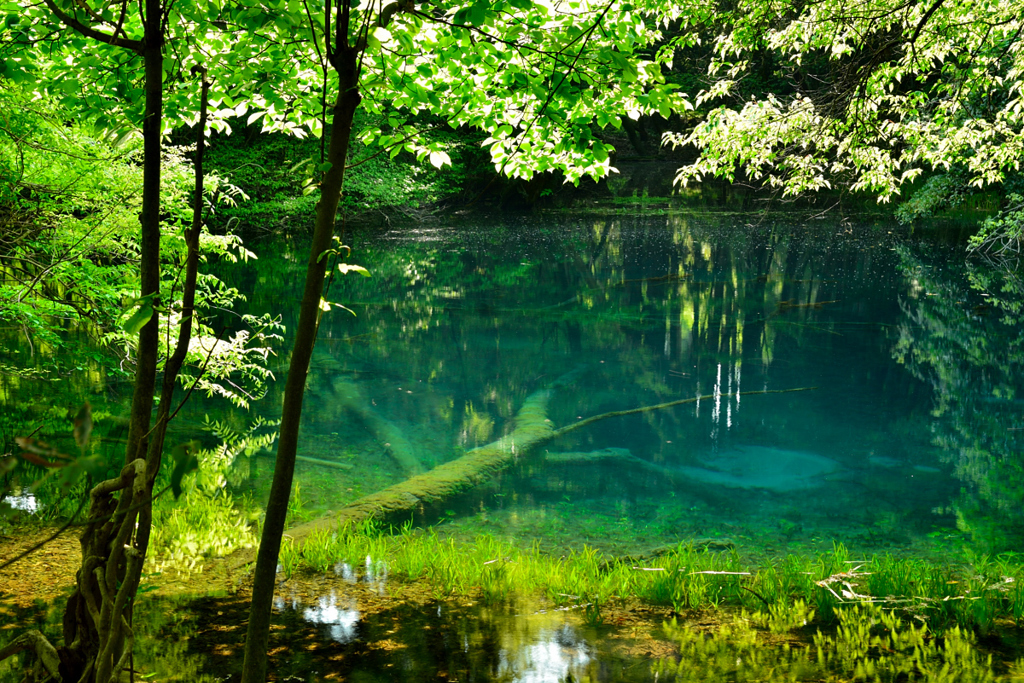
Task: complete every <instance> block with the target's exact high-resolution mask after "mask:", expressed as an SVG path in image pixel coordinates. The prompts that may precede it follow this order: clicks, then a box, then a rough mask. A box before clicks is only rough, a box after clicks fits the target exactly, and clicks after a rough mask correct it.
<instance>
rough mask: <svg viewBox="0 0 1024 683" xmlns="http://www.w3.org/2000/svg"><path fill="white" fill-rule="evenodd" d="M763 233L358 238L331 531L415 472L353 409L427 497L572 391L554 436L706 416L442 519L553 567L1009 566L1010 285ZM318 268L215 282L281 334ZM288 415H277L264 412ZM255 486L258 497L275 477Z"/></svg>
mask: <svg viewBox="0 0 1024 683" xmlns="http://www.w3.org/2000/svg"><path fill="white" fill-rule="evenodd" d="M751 220H753V219H751V218H750V217H749V216H742V215H737V216H722V215H718V216H703V217H702V216H692V215H658V216H634V215H617V216H583V217H580V216H564V217H563V216H555V217H532V216H531V217H517V218H492V219H489V220H477V221H458V222H456V221H454V220H453V221H450V222H446V221H439V222H437V223H433V224H428V225H425V226H416V227H404V228H395V229H391V230H385V231H373V232H356V233H354V234H349V235H347V236H346V238H345V241H346V243H349V244H351V245H352V247H353V253H352V255H351V256H350V257H349V259H348V260H349V261H350V262H352V263H358V264H360V265H363V266H365V267H366V268H368V269H369V270H370V272H371V273H372V277H369V278H363V277H360V276H358V275H354V274H348V275H346V276H341V275H338V276H337V277H335V278H334V279H333V281H332V282H331V284H330V287H329V290H328V299H329V300H331V301H333V302H336V303H340V304H344V305H345V306H346V307H347V308H349V309H351V311H352V312H353V313H354V315H353V314H350V313H348V312H346V311H344V310H341V309H335V310H333V311H332V312H331V313H329V314H327V315H325V316H324V318H323V321H322V323H321V329H320V337H319V339H320V341H319V342H318V346H317V351H316V356H315V358H314V362H313V371H312V374H311V378H310V380H309V384H308V387H309V388H308V392H307V398H306V409H305V413H304V415H305V418H304V419H305V422H304V425H303V436H302V444H301V448H300V452H301V453H303V454H305V455H306V456H308V457H315V458H318V459H327V460H333V461H336V462H339V463H342V464H343V465H344V466H345V467H350V469H346V470H337V469H330V468H325V467H321V466H318V465H313V464H309V463H304V464H302V465H301V467H302V471H301V473H300V478H299V487H300V488H299V494H300V497H301V499H302V500H303V502H304V503H305V504H306V505H307V507H308V508H309V509H311V510H326V509H333V508H336V507H337V506H338V505H340V504H343V503H344V502H347V501H349V500H352V499H355V498H357V497H358V496H360V495H363V494H365V493H369V492H371V491H373V490H376V489H378V488H381V487H383V486H386V485H388V484H390V483H393V482H395V481H399V480H400V479H402V478H403V477H404V471H405V470H407V469H408V467H407V465H408V463H405V464H404V465H403V463H401V462H400V461H399V460H397V459H396V458H395V457H394V456H393V453H391V452H389V450H388V448H386V447H384V446H383V445H382V444H381V443H380V442H381V440H382V439H383V438H386V437H380V438H378V437H377V436H375V435H374V433H373V426H372V424H370V423H369V422H367V418H366V417H365V413H364V415H363V416H362V417H360V415H359V414H358V411H353V410H352V409H351V405H352V404H351V399H350V398H348V399H344V400H343V399H342V398H341V396H342V394H345V395H346V396H348V397H351V396H352V395H353V393H352V392H353V391H354V392H355V394H354V395H355V396H357V397H358V400H359V401H361V402H362V405H363V406H364V407H365V410H366V411H370V412H371V413H372V415H373V416H376V417H374V418H373V419H376V418H377V417H379V418H380V419H381V420H383V421H385V422H386V424H389V425H391V426H392V427H394V428H395V429H396V430H397V431H398V433H400V434H401V435H403V436H404V438H405V439H407V441H408V443H409V444H410V447H411V448H412V450H413V452H414V455H415V459H416V461H417V462H418V464H419V465H420V466H422V467H423V468H424V469H429V468H430V467H432V466H434V465H436V464H438V463H440V462H444V461H446V460H450V459H452V458H455V457H458V456H459V455H460V454H462V453H464V452H465V451H466V450H468V449H471V448H473V447H475V446H478V445H482V444H485V443H487V442H489V441H491V440H494V439H496V438H498V437H500V436H501V435H502V434H504V433H507V432H508V431H510V429H511V428H512V421H513V418H514V416H515V413H516V411H517V410H518V408H519V407H520V406H521V405H522V403H523V401H524V400H525V399H526V398H527V397H528V396H529V395H530V394H531V393H533V392H535V391H538V390H539V389H541V388H543V387H544V386H545V385H546V384H547V383H549V382H551V381H553V380H554V379H556V378H558V377H560V376H562V375H564V374H566V373H569V372H572V371H574V370H576V369H578V368H581V367H582V368H585V370H584V371H583V372H582V374H580V376H579V377H578V378H577V379H576V381H575V382H574V383H572V384H571V385H570V386H568V387H566V388H564V389H562V390H559V392H558V393H557V395H556V397H555V398H554V399H553V401H552V402H551V405H550V414H549V418H550V419H551V420H552V421H553V422H554V424H555V425H557V426H561V425H565V424H568V423H571V422H573V421H575V420H578V419H580V418H586V417H588V416H592V415H596V414H602V413H606V412H609V411H619V410H625V409H631V408H636V407H640V406H645V405H653V404H658V403H663V402H667V401H671V400H675V399H679V398H689V397H696V396H704V397H705V398H702V399H701V400H699V401H696V402H694V403H692V404H689V405H685V406H680V407H677V408H674V409H670V410H664V411H656V412H647V413H642V414H639V415H632V416H628V417H617V418H610V419H608V420H604V421H601V422H599V423H596V424H594V425H593V426H591V427H589V428H586V429H584V430H580V431H578V432H575V433H573V434H572V435H570V436H567V437H566V438H563V439H561V440H560V441H557V442H554V443H551V444H549V445H548V446H547V447H546V450H547V451H549V452H551V453H581V452H584V453H585V452H590V451H594V450H598V449H606V448H614V449H626V450H627V451H628V453H629V454H631V455H632V456H635V457H636V458H640V459H642V460H643V461H644V463H643V464H645V465H646V464H650V465H651V467H647V466H644V467H636V466H635V463H634V464H633V465H625V464H623V463H622V462H615V461H611V460H609V461H607V462H604V463H590V464H585V465H584V464H572V463H568V464H565V463H562V462H560V464H547V465H545V464H544V463H543V462H542V461H537V460H532V461H528V462H527V461H524V464H523V465H522V466H520V467H518V468H514V469H513V470H511V471H509V472H508V473H506V475H504V476H503V478H502V480H501V481H500V482H498V483H497V484H496V485H494V486H492V487H488V488H487V489H486V490H484V491H481V492H480V493H479V494H478V495H476V496H469V497H467V498H466V499H464V500H460V501H453V502H452V503H451V505H450V506H448V507H446V508H445V509H442V510H435V511H428V512H432V514H433V517H431V519H436V518H437V517H438V515H439V516H440V517H441V518H442V519H443V520H444V521H445V524H446V525H447V526H448V528H449V533H453V534H461V535H471V534H476V533H481V532H486V533H491V534H494V535H498V536H503V537H509V538H514V539H516V540H517V541H519V542H522V543H524V544H530V543H534V542H537V543H539V544H540V545H541V547H544V548H549V549H551V550H552V551H553V552H561V551H564V550H565V549H568V548H573V547H579V546H580V545H582V544H583V543H586V544H590V545H593V546H597V547H599V548H601V549H602V550H605V551H606V552H609V553H620V554H621V553H629V552H635V551H637V550H643V549H645V548H650V547H654V546H658V545H661V544H665V543H676V542H679V541H685V540H687V539H706V538H719V539H727V540H728V541H729V542H731V543H733V544H734V545H735V546H736V548H737V549H738V550H740V551H744V552H748V553H750V554H753V555H762V554H766V555H775V554H780V553H784V552H790V551H801V550H816V549H823V548H828V547H831V544H832V543H833V541H838V542H843V543H846V544H847V545H848V546H850V547H853V548H855V549H857V550H863V551H864V552H878V551H900V552H932V551H936V550H943V549H945V548H948V547H950V546H953V545H961V544H963V543H979V544H983V545H985V546H986V547H990V548H992V547H997V546H1000V545H1001V544H1002V545H1004V546H1005V545H1006V543H1007V541H1008V539H1012V535H1013V533H1014V530H1015V529H1018V528H1019V514H1018V513H1017V511H1016V510H1015V509H1014V508H1013V506H1012V504H1010V503H1009V501H1011V500H1012V499H1013V496H1014V495H1016V493H1015V492H1019V491H1020V485H1021V483H1022V482H1021V475H1020V474H1019V472H1020V468H1019V464H1018V463H1019V461H1018V454H1019V453H1020V450H1019V449H1018V448H1017V446H1018V445H1019V442H1018V439H1019V437H1018V436H1016V435H1017V434H1019V433H1020V432H1019V431H1015V430H1016V429H1017V428H1018V427H1019V426H1020V424H1021V421H1020V414H1021V412H1022V405H1021V400H1020V399H1019V398H1017V396H1019V395H1020V394H1019V392H1020V389H1021V379H1020V377H1021V375H1020V373H1019V372H1017V369H1019V367H1020V361H1019V354H1020V328H1019V326H1016V325H1013V324H1008V321H1007V319H1006V309H1005V308H1003V307H1000V305H999V297H1003V298H1004V299H1007V300H1010V301H1013V300H1014V296H1013V294H1012V293H1010V294H1006V293H1005V291H1004V290H1005V287H1001V285H1000V283H1001V282H1002V280H1001V279H999V278H998V277H997V278H996V280H995V281H991V282H988V283H987V284H983V285H982V286H980V287H979V286H978V282H977V279H978V277H979V273H987V272H989V271H986V270H985V269H984V268H983V267H982V266H980V265H978V264H965V259H964V255H963V245H962V244H958V243H956V242H944V241H942V240H941V239H938V238H937V237H935V236H932V237H927V236H926V237H925V238H922V237H920V236H913V235H909V234H907V231H906V230H903V229H899V228H897V227H895V226H892V225H886V224H878V225H865V224H855V223H850V222H846V221H844V222H837V221H821V220H804V221H802V220H797V219H792V220H777V221H774V222H772V221H760V222H757V223H754V224H751ZM303 246H304V245H303V244H302V243H301V240H294V241H293V242H292V243H281V242H277V243H265V244H261V245H255V246H254V250H255V251H257V253H259V254H261V257H260V260H259V261H258V262H256V263H255V264H254V265H253V264H250V265H249V266H245V267H244V268H243V267H241V266H239V267H236V268H234V269H232V270H229V271H227V272H225V273H224V277H225V278H226V279H228V280H229V281H231V282H232V283H234V284H235V285H236V286H238V287H239V288H240V289H242V291H243V292H246V293H247V294H248V296H249V299H250V306H251V312H257V313H262V312H265V311H270V312H276V313H281V314H282V315H283V316H284V319H285V322H286V324H289V325H292V324H293V323H294V317H295V312H296V309H297V306H298V298H299V292H300V291H301V282H302V277H303V271H304V266H303V265H302V264H303V261H304V258H305V257H304V251H303ZM993 277H994V276H993ZM972 278H974V279H973V280H972ZM972 284H973V285H974V287H973V288H972ZM986 292H989V293H986ZM1000 292H1003V293H1002V294H1000ZM993 296H995V298H994V299H993V298H991V297H993ZM1016 300H1017V301H1019V297H1018V298H1017V299H1016ZM993 302H995V303H993ZM1009 323H1013V320H1009ZM286 346H287V345H286ZM281 374H283V370H282V372H281ZM951 375H955V379H956V382H955V385H954V384H951V383H950V381H951ZM279 386H280V385H279ZM797 388H807V389H808V390H807V391H801V392H794V393H785V394H766V395H745V396H741V395H740V394H741V392H750V391H761V390H767V391H774V390H783V389H797ZM279 401H280V394H279V389H277V390H275V391H272V393H271V395H270V396H269V397H268V398H267V399H265V400H264V401H263V402H261V404H260V405H261V406H262V408H259V409H261V410H264V411H265V412H266V413H267V414H269V415H273V414H274V412H275V408H274V406H276V405H279ZM993 416H997V419H995V420H993ZM379 434H380V432H379V431H378V436H379ZM997 437H998V438H997ZM979 440H987V441H991V442H992V443H991V444H990V446H988V447H986V449H984V451H983V452H979V451H978V449H977V448H976V447H974V446H976V445H977V443H978V441H979ZM972 444H973V446H972ZM972 447H974V450H971V449H972ZM1014 468H1016V469H1014ZM255 471H256V472H257V473H259V474H258V480H257V483H256V484H255V486H256V489H257V491H261V492H262V491H263V490H265V486H264V483H265V479H267V478H268V476H269V457H268V458H258V459H257V461H256V462H255ZM1014 474H1015V476H1016V478H1013V476H1012V475H1014ZM1008 475H1011V476H1010V477H1009V478H1007V477H1008ZM994 480H999V481H998V489H997V490H993V486H992V484H993V481H994ZM260 495H262V493H261V494H260ZM1000 530H1002V531H1000Z"/></svg>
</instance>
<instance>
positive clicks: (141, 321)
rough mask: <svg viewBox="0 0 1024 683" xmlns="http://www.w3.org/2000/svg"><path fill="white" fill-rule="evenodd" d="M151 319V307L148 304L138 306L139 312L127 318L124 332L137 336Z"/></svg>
mask: <svg viewBox="0 0 1024 683" xmlns="http://www.w3.org/2000/svg"><path fill="white" fill-rule="evenodd" d="M152 317H153V306H152V305H150V304H148V303H143V304H142V305H141V306H139V310H137V311H135V313H133V314H132V317H130V318H128V320H127V321H125V323H124V326H123V327H124V331H125V332H127V333H128V334H138V333H139V331H140V330H142V328H143V327H145V326H146V323H148V322H149V319H150V318H152Z"/></svg>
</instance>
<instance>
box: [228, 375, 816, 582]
mask: <svg viewBox="0 0 1024 683" xmlns="http://www.w3.org/2000/svg"><path fill="white" fill-rule="evenodd" d="M584 370H585V368H577V369H576V370H573V371H572V372H569V373H568V374H566V375H563V376H562V377H559V378H558V379H556V380H555V381H554V382H552V383H550V384H548V385H547V386H545V387H544V388H543V389H540V390H538V391H536V392H534V393H533V394H531V395H530V396H529V397H527V399H526V400H525V401H524V402H523V405H522V407H521V408H520V409H519V412H518V413H516V416H515V428H514V429H513V430H512V432H511V433H509V434H507V435H505V436H503V437H501V438H500V439H498V440H497V441H493V442H491V443H489V444H486V445H484V446H480V447H478V448H474V449H473V450H471V451H469V452H467V453H466V454H465V455H463V456H462V457H460V458H457V459H455V460H451V461H449V462H446V463H444V464H441V465H438V466H437V467H435V468H433V469H432V470H430V471H428V472H424V473H422V474H417V475H415V476H412V477H410V478H409V479H406V480H405V481H402V482H400V483H398V484H394V485H392V486H389V487H387V488H385V489H382V490H380V491H377V492H375V493H371V494H368V495H366V496H363V497H362V498H359V499H358V500H355V501H353V502H351V503H349V504H347V505H345V506H344V507H342V508H341V509H339V510H335V511H329V512H328V513H326V514H325V515H323V516H321V517H319V518H317V519H314V520H310V521H308V522H304V523H302V524H299V525H297V526H295V527H292V528H291V529H289V530H287V531H286V532H285V534H286V536H287V537H288V538H290V539H291V541H292V543H294V545H295V547H296V548H297V547H300V546H301V545H302V544H303V543H304V542H305V540H306V539H307V538H309V537H310V536H311V535H312V534H313V533H315V532H318V531H333V530H335V529H338V528H340V527H344V526H349V527H350V528H357V527H359V526H360V525H362V524H363V523H365V522H368V521H384V522H386V521H395V520H399V519H401V520H403V521H404V520H405V519H408V518H409V517H410V516H411V515H413V514H415V513H416V512H418V511H420V510H422V509H423V508H425V507H431V506H435V505H438V504H439V503H441V502H443V501H445V500H448V499H449V498H452V497H454V496H457V495H460V494H463V493H466V492H467V491H469V490H470V489H472V488H474V487H476V486H479V485H481V484H483V483H485V482H487V481H490V480H491V479H492V478H494V477H495V476H496V475H498V474H499V473H501V472H503V471H504V470H506V469H508V468H509V467H511V466H512V465H514V464H515V463H516V462H518V461H519V460H520V459H526V458H530V457H533V456H534V454H535V453H536V451H537V449H538V448H540V447H541V446H543V445H545V444H547V443H550V442H551V441H553V440H554V439H557V438H559V437H561V436H564V435H566V434H569V433H570V432H574V431H576V430H578V429H581V428H583V427H586V426H588V425H591V424H593V423H595V422H598V421H600V420H605V419H608V418H611V417H620V416H624V415H635V414H638V413H645V412H650V411H654V410H665V409H667V408H672V407H675V406H680V405H684V404H688V403H695V402H697V401H701V400H704V401H706V400H709V399H713V398H714V396H712V395H707V396H694V397H692V398H684V399H678V400H675V401H668V402H666V403H659V404H656V405H649V406H642V407H639V408H631V409H628V410H616V411H612V412H608V413H603V414H601V415H595V416H592V417H588V418H586V419H583V420H580V421H578V422H574V423H572V424H570V425H567V426H565V427H562V428H560V429H555V428H554V427H553V426H552V424H551V420H549V419H548V417H547V406H548V402H549V401H550V399H551V397H552V396H553V395H554V392H555V390H557V389H559V388H561V387H564V386H566V385H568V384H571V383H572V382H573V381H575V379H576V378H577V377H578V376H579V375H580V374H582V373H583V372H584ZM814 388H816V387H801V388H796V389H774V390H761V391H744V392H740V393H739V394H738V395H739V396H754V395H758V394H786V393H793V392H798V391H809V390H811V389H814ZM598 453H601V452H600V451H599V452H598ZM625 453H626V454H628V451H625ZM608 457H618V458H625V459H626V460H627V461H628V462H630V463H632V464H634V465H637V466H639V467H643V468H645V469H649V468H651V467H654V468H657V466H656V465H653V464H652V463H648V462H647V461H645V460H643V459H642V458H638V457H636V456H633V455H632V454H628V457H626V456H624V455H623V454H622V453H621V452H618V451H616V450H615V449H608V453H607V455H605V456H595V457H594V458H593V460H594V461H595V462H596V461H599V460H601V459H606V458H608ZM558 460H559V459H558V457H557V455H556V456H555V457H554V458H553V463H557V462H558ZM562 462H563V463H564V458H563V459H562ZM659 472H661V469H660V468H659ZM255 555H256V551H255V549H247V550H239V551H236V552H235V553H234V554H233V555H231V556H230V558H228V560H229V564H230V566H232V567H240V566H242V565H244V564H248V563H249V562H252V561H253V560H254V559H255Z"/></svg>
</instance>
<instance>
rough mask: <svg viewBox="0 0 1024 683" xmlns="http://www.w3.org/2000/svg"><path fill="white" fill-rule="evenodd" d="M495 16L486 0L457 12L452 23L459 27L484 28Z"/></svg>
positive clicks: (480, 0)
mask: <svg viewBox="0 0 1024 683" xmlns="http://www.w3.org/2000/svg"><path fill="white" fill-rule="evenodd" d="M493 16H494V12H493V11H492V10H491V7H490V3H489V2H487V1H486V0H478V1H477V2H474V3H473V4H472V5H469V6H467V7H463V8H462V9H460V10H458V11H457V12H455V15H454V16H453V17H452V23H453V24H456V25H459V26H466V25H469V26H477V27H480V26H484V25H485V24H487V21H488V19H489V18H491V17H493Z"/></svg>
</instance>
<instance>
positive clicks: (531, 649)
mask: <svg viewBox="0 0 1024 683" xmlns="http://www.w3.org/2000/svg"><path fill="white" fill-rule="evenodd" d="M467 648H468V645H467ZM591 660H592V657H591V654H590V648H589V646H588V644H587V643H586V641H584V640H583V639H582V638H581V637H580V635H579V634H578V633H577V632H576V629H575V628H574V627H572V626H570V625H569V624H563V625H562V626H561V627H559V628H557V629H553V630H552V629H541V631H540V632H539V633H538V634H537V641H536V642H534V643H532V644H530V645H528V646H527V647H526V648H525V649H523V650H522V651H519V652H509V651H506V650H503V651H502V653H501V662H500V664H499V665H498V677H499V678H508V679H510V680H514V681H522V683H558V682H560V681H565V680H580V675H579V674H580V672H581V670H583V671H585V669H586V667H587V665H588V664H589V663H590V662H591Z"/></svg>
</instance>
